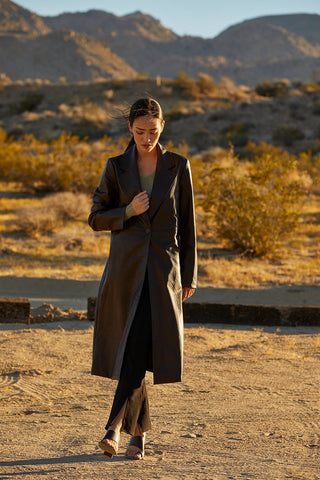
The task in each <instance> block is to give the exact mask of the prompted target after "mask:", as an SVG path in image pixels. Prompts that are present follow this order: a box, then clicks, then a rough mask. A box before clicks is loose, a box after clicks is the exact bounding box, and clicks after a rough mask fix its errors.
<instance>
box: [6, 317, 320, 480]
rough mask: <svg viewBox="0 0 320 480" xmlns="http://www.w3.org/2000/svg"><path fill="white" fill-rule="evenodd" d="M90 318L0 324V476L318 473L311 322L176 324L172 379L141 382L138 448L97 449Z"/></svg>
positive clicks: (170, 479) (277, 478) (318, 355)
mask: <svg viewBox="0 0 320 480" xmlns="http://www.w3.org/2000/svg"><path fill="white" fill-rule="evenodd" d="M92 328H93V327H92V323H89V322H87V321H74V322H71V321H66V322H62V323H61V324H59V323H57V322H54V323H50V324H39V325H32V326H30V327H26V326H23V325H9V324H2V325H0V365H1V376H0V387H1V426H0V429H1V431H0V433H1V443H0V478H1V479H12V478H15V479H18V480H20V479H21V480H22V479H32V480H34V479H36V480H40V479H53V480H54V479H57V480H58V479H59V480H61V479H68V480H69V479H70V480H72V479H77V480H82V479H86V480H87V479H89V478H95V479H97V480H100V479H108V480H127V479H151V480H152V479H161V480H162V479H163V480H165V479H166V480H177V479H179V480H180V479H188V480H191V479H192V480H194V479H196V480H198V479H199V480H222V479H223V480H240V479H241V480H252V479H254V480H282V479H294V480H315V479H320V470H319V448H320V400H319V381H320V368H319V367H320V328H311V327H296V328H283V329H281V331H280V330H279V329H276V328H264V330H262V329H259V328H254V329H252V328H251V327H233V326H228V327H224V326H222V325H207V326H206V327H203V326H198V327H195V326H188V327H187V328H186V329H185V373H184V379H183V382H182V383H176V384H169V385H153V384H152V377H151V374H148V389H149V394H150V403H151V414H152V420H153V429H152V430H151V432H150V433H149V434H148V436H147V446H146V457H145V459H144V460H143V461H140V462H134V461H129V460H126V459H125V458H124V451H125V447H126V444H127V442H128V436H127V435H125V434H123V435H122V437H121V445H120V452H119V455H118V456H117V457H115V458H114V459H113V460H112V461H110V460H107V459H105V457H104V456H103V454H102V453H101V451H100V450H99V448H98V447H97V442H98V440H99V439H100V438H101V437H102V436H103V435H104V424H105V422H106V418H107V414H108V411H109V408H110V404H111V401H112V396H113V392H114V388H115V386H116V382H113V381H111V380H108V379H104V378H100V377H94V376H91V375H90V373H89V371H90V361H91V343H92Z"/></svg>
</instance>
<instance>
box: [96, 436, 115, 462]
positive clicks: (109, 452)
mask: <svg viewBox="0 0 320 480" xmlns="http://www.w3.org/2000/svg"><path fill="white" fill-rule="evenodd" d="M105 440H111V441H112V442H114V443H115V445H111V444H109V443H106V442H105ZM118 443H119V434H118V433H116V432H115V431H114V430H108V431H107V433H106V434H105V436H104V437H103V439H102V440H100V442H99V447H100V448H101V450H103V454H104V455H105V456H106V457H108V458H110V459H111V458H112V457H113V455H117V453H118Z"/></svg>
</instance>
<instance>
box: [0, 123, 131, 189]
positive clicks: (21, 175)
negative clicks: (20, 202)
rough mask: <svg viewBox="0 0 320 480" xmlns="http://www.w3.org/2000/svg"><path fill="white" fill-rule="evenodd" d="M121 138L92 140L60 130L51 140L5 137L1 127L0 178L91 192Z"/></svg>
mask: <svg viewBox="0 0 320 480" xmlns="http://www.w3.org/2000/svg"><path fill="white" fill-rule="evenodd" d="M124 146H125V141H124V140H123V139H121V140H119V141H118V142H116V143H113V142H112V141H111V139H110V138H107V137H106V138H103V139H102V140H99V141H96V142H94V143H89V142H88V141H87V140H86V139H83V140H80V139H79V137H77V136H72V135H70V134H63V135H62V136H61V137H60V138H59V139H58V140H53V141H51V142H50V143H47V142H44V141H40V140H36V139H35V138H34V136H33V135H25V136H24V137H22V138H21V139H18V140H13V139H12V138H8V137H7V135H6V133H5V132H4V130H1V129H0V178H1V179H3V180H7V181H14V182H20V183H21V184H22V185H23V186H24V187H25V188H27V189H29V190H33V191H38V192H40V191H42V192H59V191H73V192H85V193H91V192H93V190H94V189H95V188H96V186H97V185H98V183H99V180H100V176H101V174H102V172H103V169H104V167H105V164H106V162H107V159H108V158H109V157H112V156H115V155H118V154H119V153H120V152H122V151H123V150H124Z"/></svg>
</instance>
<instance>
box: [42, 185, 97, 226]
mask: <svg viewBox="0 0 320 480" xmlns="http://www.w3.org/2000/svg"><path fill="white" fill-rule="evenodd" d="M46 204H47V206H48V208H50V210H51V211H53V212H54V213H55V216H56V217H57V218H59V219H61V220H62V221H63V222H67V221H70V220H85V219H86V218H87V216H88V212H89V209H90V205H91V200H90V198H89V196H88V195H86V194H85V193H73V192H61V193H55V194H52V195H48V196H47V197H46Z"/></svg>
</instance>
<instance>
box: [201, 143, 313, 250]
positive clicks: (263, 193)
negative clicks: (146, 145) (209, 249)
mask: <svg viewBox="0 0 320 480" xmlns="http://www.w3.org/2000/svg"><path fill="white" fill-rule="evenodd" d="M250 148H251V149H252V152H251V154H252V155H253V160H252V161H251V162H249V161H247V162H242V161H239V160H238V159H237V158H236V157H234V155H233V152H232V150H230V151H229V152H226V153H225V156H226V159H225V161H224V163H225V165H224V166H223V165H222V166H221V158H218V159H212V160H211V161H210V162H208V160H207V161H206V162H205V164H204V165H203V168H202V172H201V175H200V181H199V187H200V188H201V191H202V193H203V196H204V198H203V201H202V205H203V207H204V209H205V210H206V211H207V214H208V216H209V218H210V217H211V219H212V218H213V219H214V222H215V228H216V234H217V236H218V237H219V238H221V239H223V240H225V241H227V242H228V244H229V245H230V246H232V247H234V248H237V249H239V250H240V251H242V252H245V253H246V254H248V255H255V256H263V255H266V254H268V253H271V252H273V251H275V250H277V249H278V248H279V247H280V246H281V245H282V244H283V242H284V241H285V240H286V239H287V238H288V237H289V236H290V234H291V233H292V232H293V231H294V229H295V228H296V226H297V225H298V223H299V220H300V215H301V207H302V204H303V201H304V200H305V198H306V194H307V191H308V189H309V188H310V184H311V178H310V176H309V175H308V174H306V173H304V174H302V172H301V171H300V170H299V168H298V166H297V158H296V157H294V156H292V155H289V153H288V152H284V151H280V150H277V151H272V150H271V151H268V148H267V146H265V148H263V146H261V147H260V152H259V154H256V153H255V152H254V150H255V148H256V146H255V145H254V144H250V145H249V147H248V149H249V150H250ZM249 153H250V152H249Z"/></svg>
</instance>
